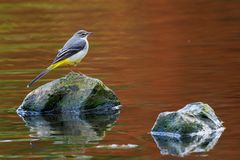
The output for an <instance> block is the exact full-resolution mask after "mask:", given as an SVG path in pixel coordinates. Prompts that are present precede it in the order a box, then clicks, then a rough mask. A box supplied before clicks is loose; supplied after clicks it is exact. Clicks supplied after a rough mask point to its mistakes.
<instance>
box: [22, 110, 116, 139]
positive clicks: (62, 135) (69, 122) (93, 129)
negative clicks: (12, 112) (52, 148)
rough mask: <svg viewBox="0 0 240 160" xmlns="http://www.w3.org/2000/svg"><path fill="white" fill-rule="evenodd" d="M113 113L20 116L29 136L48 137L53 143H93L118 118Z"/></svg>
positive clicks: (101, 136) (100, 137)
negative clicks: (28, 129)
mask: <svg viewBox="0 0 240 160" xmlns="http://www.w3.org/2000/svg"><path fill="white" fill-rule="evenodd" d="M118 115H119V113H116V114H114V115H90V114H85V115H73V114H60V115H41V116H40V115H39V116H26V117H22V118H23V120H24V121H25V123H26V126H27V127H29V128H30V132H31V133H32V134H31V135H30V136H31V137H35V138H36V137H37V138H40V139H42V138H50V139H53V140H54V143H55V144H59V143H60V144H62V143H64V144H95V143H96V142H97V141H99V140H102V139H103V137H104V135H105V132H106V130H108V129H111V128H112V126H113V125H114V123H115V122H116V120H117V118H118Z"/></svg>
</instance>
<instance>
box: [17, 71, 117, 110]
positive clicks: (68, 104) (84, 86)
mask: <svg viewBox="0 0 240 160" xmlns="http://www.w3.org/2000/svg"><path fill="white" fill-rule="evenodd" d="M119 106H120V101H119V100H118V98H117V96H116V95H115V94H114V92H113V91H112V90H111V89H109V88H108V87H107V86H106V85H104V84H103V83H102V81H100V80H98V79H95V78H91V77H88V76H85V75H81V74H79V73H75V72H70V73H69V74H68V75H66V76H65V77H62V78H59V79H57V80H54V81H52V82H49V83H47V84H45V85H42V86H40V87H38V88H37V89H35V90H33V91H32V92H30V93H29V94H28V95H27V96H26V97H25V99H24V101H23V102H22V104H21V105H20V107H19V108H18V110H17V112H18V113H19V114H49V113H65V112H74V113H82V112H84V113H85V112H95V113H99V114H111V113H112V112H116V111H117V110H119Z"/></svg>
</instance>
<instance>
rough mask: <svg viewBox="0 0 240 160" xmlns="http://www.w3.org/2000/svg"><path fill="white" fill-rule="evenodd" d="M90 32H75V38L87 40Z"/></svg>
mask: <svg viewBox="0 0 240 160" xmlns="http://www.w3.org/2000/svg"><path fill="white" fill-rule="evenodd" d="M91 33H92V32H88V31H85V30H80V31H77V32H76V33H75V35H76V36H78V37H80V38H87V37H88V36H89V35H90V34H91Z"/></svg>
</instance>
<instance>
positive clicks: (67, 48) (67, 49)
mask: <svg viewBox="0 0 240 160" xmlns="http://www.w3.org/2000/svg"><path fill="white" fill-rule="evenodd" d="M85 46H86V42H85V40H82V39H78V40H76V39H75V40H74V39H72V38H71V39H70V40H68V41H67V43H66V44H65V45H64V46H63V48H62V49H60V50H58V53H57V56H56V57H55V59H54V60H53V64H54V63H57V62H59V61H61V60H64V59H66V58H69V57H71V56H72V55H74V54H76V53H78V52H79V51H81V50H83V49H84V47H85Z"/></svg>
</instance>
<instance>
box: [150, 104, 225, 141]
mask: <svg viewBox="0 0 240 160" xmlns="http://www.w3.org/2000/svg"><path fill="white" fill-rule="evenodd" d="M222 127H223V125H222V121H221V120H220V119H219V118H218V117H217V116H216V114H215V112H214V110H213V109H212V108H211V107H210V106H209V105H208V104H204V103H202V102H196V103H191V104H188V105H186V106H185V107H184V108H182V109H180V110H178V111H176V112H163V113H160V114H159V116H158V118H157V120H156V122H155V124H154V126H153V128H152V130H151V132H152V134H157V135H159V134H164V135H170V136H181V135H194V134H204V133H211V132H213V131H216V130H217V129H220V128H222Z"/></svg>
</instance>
